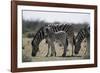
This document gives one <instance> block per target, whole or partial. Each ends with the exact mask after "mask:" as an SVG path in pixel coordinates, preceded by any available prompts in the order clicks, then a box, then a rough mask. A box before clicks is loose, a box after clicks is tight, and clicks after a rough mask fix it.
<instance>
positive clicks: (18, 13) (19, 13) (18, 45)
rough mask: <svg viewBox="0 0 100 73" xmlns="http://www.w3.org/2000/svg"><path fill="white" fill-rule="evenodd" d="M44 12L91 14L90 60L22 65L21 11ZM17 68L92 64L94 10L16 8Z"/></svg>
mask: <svg viewBox="0 0 100 73" xmlns="http://www.w3.org/2000/svg"><path fill="white" fill-rule="evenodd" d="M23 9H24V10H46V11H64V12H87V13H90V14H91V17H90V19H91V23H90V24H91V25H90V27H91V33H90V34H91V35H90V36H91V38H90V40H91V43H90V60H68V61H67V60H66V61H49V62H27V63H22V49H21V48H22V12H21V11H22V10H23ZM17 10H18V11H17V22H18V24H17V25H18V26H17V27H18V28H17V32H18V33H17V34H18V36H17V37H18V40H17V47H18V48H17V55H18V56H17V67H18V68H25V67H43V66H60V65H78V64H94V10H92V9H77V8H57V7H40V6H23V5H19V6H18V7H17Z"/></svg>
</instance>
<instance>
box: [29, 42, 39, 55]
mask: <svg viewBox="0 0 100 73" xmlns="http://www.w3.org/2000/svg"><path fill="white" fill-rule="evenodd" d="M31 45H32V54H31V55H32V56H36V54H37V52H38V50H39V48H38V46H36V44H35V43H34V40H32V42H31Z"/></svg>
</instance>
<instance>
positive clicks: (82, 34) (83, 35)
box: [75, 26, 90, 43]
mask: <svg viewBox="0 0 100 73" xmlns="http://www.w3.org/2000/svg"><path fill="white" fill-rule="evenodd" d="M89 30H90V29H89V27H88V28H87V27H86V26H85V27H84V28H81V29H80V30H79V32H78V34H77V36H76V38H75V39H76V40H78V41H77V42H80V43H81V42H82V41H83V40H84V38H87V37H88V35H89V34H90V32H89Z"/></svg>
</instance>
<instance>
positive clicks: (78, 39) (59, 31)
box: [31, 24, 90, 57]
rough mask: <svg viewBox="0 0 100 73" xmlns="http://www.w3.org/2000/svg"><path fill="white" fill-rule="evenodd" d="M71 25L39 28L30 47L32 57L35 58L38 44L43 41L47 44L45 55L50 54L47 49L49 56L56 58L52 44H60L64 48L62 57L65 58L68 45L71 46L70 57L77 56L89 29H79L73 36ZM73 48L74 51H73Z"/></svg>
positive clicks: (87, 27) (88, 33)
mask: <svg viewBox="0 0 100 73" xmlns="http://www.w3.org/2000/svg"><path fill="white" fill-rule="evenodd" d="M74 33H75V32H74V29H73V25H71V24H62V25H45V26H43V27H41V28H40V29H39V30H38V31H37V33H36V34H35V36H34V38H33V40H32V42H31V45H32V56H36V54H37V52H38V51H39V44H40V42H41V41H42V40H43V39H46V41H47V43H48V52H47V55H46V56H48V54H49V53H50V51H49V49H51V55H50V56H56V51H55V45H54V42H55V41H56V42H61V43H62V45H63V46H64V51H63V54H62V56H63V57H65V56H66V51H67V47H68V45H69V43H71V46H72V55H73V53H75V54H78V53H79V50H80V48H81V43H82V41H83V40H84V38H89V37H90V27H89V26H85V27H83V28H81V29H80V30H79V32H78V34H77V35H76V36H75V34H74ZM73 47H75V48H74V51H73Z"/></svg>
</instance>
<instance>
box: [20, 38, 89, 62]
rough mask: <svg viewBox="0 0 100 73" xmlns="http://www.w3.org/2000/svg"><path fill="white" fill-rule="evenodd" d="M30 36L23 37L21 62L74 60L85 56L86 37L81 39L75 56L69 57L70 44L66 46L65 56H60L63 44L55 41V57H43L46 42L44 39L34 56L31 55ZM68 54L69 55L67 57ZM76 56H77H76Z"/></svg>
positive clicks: (46, 45) (46, 48)
mask: <svg viewBox="0 0 100 73" xmlns="http://www.w3.org/2000/svg"><path fill="white" fill-rule="evenodd" d="M31 41H32V39H31V38H23V48H24V49H23V51H22V54H23V55H22V57H23V59H22V60H23V62H30V61H51V60H52V61H53V60H76V59H85V58H87V56H88V54H87V52H86V51H87V41H86V39H84V40H83V42H82V44H81V50H80V52H79V54H78V55H75V54H74V56H76V57H71V55H72V47H71V44H69V46H68V51H67V54H66V57H60V56H61V55H62V54H63V46H59V44H58V43H55V48H56V55H57V56H56V57H45V56H46V54H47V51H48V44H46V43H45V39H44V40H43V41H42V42H41V43H40V45H39V51H38V52H37V55H36V57H32V56H31V52H32V46H31ZM68 56H69V57H68ZM77 56H78V57H77Z"/></svg>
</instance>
